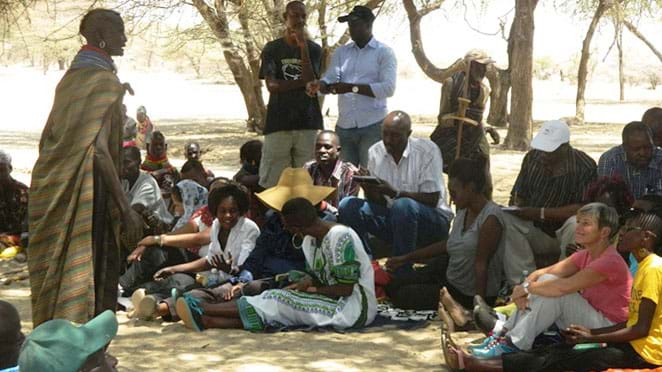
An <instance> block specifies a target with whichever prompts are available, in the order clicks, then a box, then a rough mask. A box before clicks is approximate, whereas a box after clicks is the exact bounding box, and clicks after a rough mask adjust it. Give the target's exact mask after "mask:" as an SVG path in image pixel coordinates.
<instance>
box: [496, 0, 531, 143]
mask: <svg viewBox="0 0 662 372" xmlns="http://www.w3.org/2000/svg"><path fill="white" fill-rule="evenodd" d="M537 5H538V0H515V18H514V19H513V24H512V26H511V30H510V37H509V40H508V49H509V50H508V66H509V68H510V75H511V83H512V88H511V89H512V91H511V99H510V126H509V127H508V134H507V135H506V139H505V141H504V146H505V147H506V148H507V149H512V150H520V151H526V150H528V148H529V143H530V142H531V117H532V106H533V86H532V80H533V34H534V30H535V21H534V12H535V10H536V6H537Z"/></svg>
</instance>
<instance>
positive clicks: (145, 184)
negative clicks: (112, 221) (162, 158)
mask: <svg viewBox="0 0 662 372" xmlns="http://www.w3.org/2000/svg"><path fill="white" fill-rule="evenodd" d="M122 162H123V166H122V189H123V191H124V193H125V194H126V197H127V199H128V200H129V204H130V205H131V208H133V210H135V211H136V212H138V213H140V214H141V215H142V217H143V220H144V222H145V224H146V225H147V226H149V231H145V232H144V235H148V234H149V235H158V234H163V233H165V232H167V231H169V230H170V225H171V224H172V222H173V217H172V215H171V214H170V212H168V207H166V204H165V201H164V200H163V198H162V197H161V190H160V189H159V184H158V183H157V182H156V180H155V179H154V177H152V176H150V175H149V174H147V173H145V172H141V171H140V162H141V159H140V150H138V148H137V147H125V148H124V157H123V160H122Z"/></svg>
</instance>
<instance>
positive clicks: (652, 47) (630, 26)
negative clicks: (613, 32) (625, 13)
mask: <svg viewBox="0 0 662 372" xmlns="http://www.w3.org/2000/svg"><path fill="white" fill-rule="evenodd" d="M623 24H624V25H625V27H627V28H628V30H630V32H632V34H633V35H634V36H636V37H637V38H638V39H639V40H641V41H642V42H643V43H644V44H646V46H648V48H649V49H650V50H651V52H653V54H655V55H656V56H657V58H658V59H659V60H660V62H662V53H660V51H659V50H657V48H655V45H653V43H651V42H650V41H649V40H648V39H647V38H646V37H645V36H644V35H643V34H642V33H641V32H639V30H638V29H637V28H636V27H635V26H634V25H633V24H632V23H630V22H629V21H628V20H623Z"/></svg>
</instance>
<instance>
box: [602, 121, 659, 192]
mask: <svg viewBox="0 0 662 372" xmlns="http://www.w3.org/2000/svg"><path fill="white" fill-rule="evenodd" d="M622 139H623V144H622V145H619V146H616V147H613V148H611V149H610V150H608V151H607V152H605V153H604V154H602V156H600V161H599V162H598V175H599V176H601V177H602V176H615V175H620V176H621V177H623V179H624V180H625V183H626V184H627V185H628V187H629V188H630V192H631V193H632V195H633V196H634V198H635V199H639V198H641V197H642V196H644V195H646V194H655V195H660V194H662V149H661V148H659V147H657V146H655V144H654V143H653V132H652V131H651V129H650V128H649V127H648V126H647V125H646V124H644V123H642V122H640V121H633V122H631V123H629V124H628V125H626V126H625V127H624V128H623V134H622Z"/></svg>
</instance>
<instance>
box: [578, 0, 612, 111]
mask: <svg viewBox="0 0 662 372" xmlns="http://www.w3.org/2000/svg"><path fill="white" fill-rule="evenodd" d="M609 6H610V5H609V4H608V3H607V2H606V1H604V0H600V2H599V4H598V7H597V8H596V9H595V13H594V14H593V18H592V19H591V24H590V25H589V26H588V30H587V31H586V36H585V37H584V41H583V43H582V54H581V57H580V59H579V71H578V72H577V97H576V99H575V123H576V124H584V113H585V108H586V100H585V97H584V96H585V94H586V79H587V76H588V61H589V58H590V57H591V41H592V40H593V34H595V30H596V29H597V28H598V24H599V23H600V19H601V18H602V16H603V15H604V13H605V11H607V9H608V8H609Z"/></svg>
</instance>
